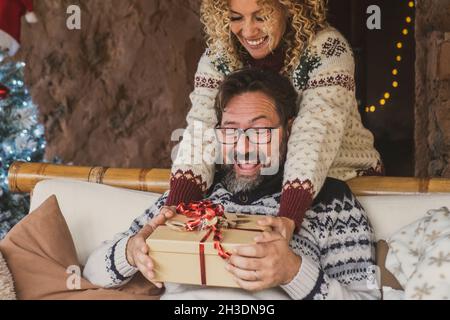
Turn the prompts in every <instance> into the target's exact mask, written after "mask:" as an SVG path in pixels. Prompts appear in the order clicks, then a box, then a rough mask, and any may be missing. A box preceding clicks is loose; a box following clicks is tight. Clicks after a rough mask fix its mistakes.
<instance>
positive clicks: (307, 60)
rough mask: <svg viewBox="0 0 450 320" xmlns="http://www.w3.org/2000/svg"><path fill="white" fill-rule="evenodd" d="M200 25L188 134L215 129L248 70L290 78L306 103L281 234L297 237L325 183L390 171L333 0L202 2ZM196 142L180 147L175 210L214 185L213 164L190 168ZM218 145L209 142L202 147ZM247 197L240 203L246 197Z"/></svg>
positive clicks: (171, 202)
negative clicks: (330, 11)
mask: <svg viewBox="0 0 450 320" xmlns="http://www.w3.org/2000/svg"><path fill="white" fill-rule="evenodd" d="M201 20H202V23H203V24H204V27H205V33H206V37H207V50H206V52H205V53H204V54H203V56H202V58H201V59H200V62H199V65H198V70H197V73H196V76H195V89H194V91H193V92H192V94H191V96H190V98H191V101H192V109H191V110H190V112H189V114H188V116H187V122H188V127H187V132H189V133H192V132H193V130H194V122H196V121H200V122H201V123H202V125H203V126H204V129H205V130H206V129H208V128H214V127H215V126H216V124H217V118H216V114H215V110H214V100H215V97H216V95H217V92H218V87H219V85H220V83H221V82H222V80H223V79H224V77H225V76H226V75H227V74H229V73H231V72H233V71H235V70H238V69H240V68H243V67H250V68H252V67H258V68H270V69H272V70H275V71H277V72H280V73H282V74H283V75H285V76H286V77H288V78H289V79H290V80H291V82H292V84H293V86H294V87H295V89H296V91H297V92H298V94H299V97H300V98H301V99H299V102H298V109H299V112H298V116H297V117H296V118H295V120H294V122H293V124H292V128H291V134H290V137H289V142H288V153H287V159H286V162H285V164H284V172H283V173H282V174H283V177H282V178H283V182H282V185H280V187H282V194H281V200H280V209H279V214H278V215H279V217H281V221H282V222H283V226H284V229H283V230H281V231H283V232H282V233H283V235H285V236H286V237H287V238H288V239H290V236H291V235H292V232H293V231H294V227H297V230H299V229H300V226H301V223H302V220H303V216H304V214H305V212H306V210H307V209H308V208H309V207H310V206H311V204H312V202H313V200H314V198H315V196H316V195H317V194H318V192H319V191H320V189H321V187H322V185H323V183H324V181H325V178H326V177H327V176H329V177H334V178H337V179H340V180H344V181H345V180H348V179H351V178H354V177H356V176H360V175H378V174H382V165H381V160H380V155H379V153H378V152H377V151H376V150H375V148H374V139H373V135H372V134H371V133H370V132H369V131H368V130H367V129H365V128H364V127H363V125H362V123H361V116H360V114H359V112H358V107H357V102H356V97H355V82H354V58H353V53H352V49H351V47H350V45H349V43H348V42H347V41H346V39H345V38H344V37H343V36H342V35H341V34H340V33H339V32H338V31H337V30H336V29H334V28H332V27H330V26H329V25H328V23H327V20H326V1H325V0H203V1H202V5H201ZM194 140H195V138H194V139H189V136H188V135H185V138H184V139H183V141H182V142H181V144H180V146H179V152H178V155H177V159H176V160H175V162H174V165H173V167H172V176H171V181H170V194H169V197H168V199H167V202H166V205H167V206H175V205H178V204H179V203H181V202H190V201H193V200H200V199H202V198H203V197H204V193H205V192H206V190H207V189H208V188H209V187H210V186H211V184H212V182H213V178H214V173H215V166H214V164H209V163H206V162H205V161H204V160H202V163H200V164H194V162H193V161H192V159H193V157H194V156H193V155H192V154H191V153H190V150H192V147H193V146H194V143H193V142H194ZM210 143H211V141H208V140H206V141H203V147H204V148H203V149H205V146H207V145H208V144H210ZM194 147H195V146H194ZM255 170H256V169H255ZM240 174H242V176H245V175H248V174H249V172H248V170H247V171H246V172H239V168H238V169H237V172H236V175H237V178H239V175H240ZM255 174H257V172H256V171H255ZM245 192H246V191H245V190H242V192H240V193H243V194H244V196H243V197H240V198H241V199H248V197H245ZM238 193H239V192H238ZM165 210H167V207H166V208H165Z"/></svg>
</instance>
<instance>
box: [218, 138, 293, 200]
mask: <svg viewBox="0 0 450 320" xmlns="http://www.w3.org/2000/svg"><path fill="white" fill-rule="evenodd" d="M285 137H286V136H285V133H283V139H282V140H281V146H280V148H279V152H280V154H279V160H278V161H280V163H279V164H280V165H279V170H283V168H284V160H285V159H286V151H287V143H286V142H285ZM227 159H228V161H230V160H231V159H234V161H235V163H237V161H238V159H241V161H242V159H257V161H258V163H265V162H266V158H265V155H262V158H261V157H260V156H259V155H258V154H256V153H252V154H249V153H247V154H246V155H245V157H244V156H243V155H242V154H241V155H239V154H237V155H235V157H233V154H232V153H230V154H229V155H228V158H227ZM220 168H221V170H222V171H223V174H224V175H223V179H222V183H223V184H224V186H225V188H226V189H227V190H228V191H230V192H231V193H233V194H237V193H239V192H247V193H248V192H251V191H253V190H255V189H256V188H258V187H259V186H260V185H261V184H263V183H264V182H266V181H269V180H271V179H272V178H273V176H274V175H262V174H261V172H259V173H258V174H256V175H254V176H238V175H237V174H236V171H235V170H234V164H222V165H221V166H220Z"/></svg>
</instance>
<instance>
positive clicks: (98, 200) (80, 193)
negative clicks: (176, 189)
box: [30, 180, 450, 264]
mask: <svg viewBox="0 0 450 320" xmlns="http://www.w3.org/2000/svg"><path fill="white" fill-rule="evenodd" d="M51 195H56V197H57V199H58V203H59V205H60V208H61V211H62V213H63V215H64V217H65V219H66V221H67V224H68V226H69V229H70V232H71V234H72V237H73V240H74V242H75V247H76V249H77V253H78V258H79V261H80V263H82V264H85V262H86V260H87V257H88V256H89V254H90V253H91V252H92V251H93V250H94V249H95V248H96V247H98V246H99V245H100V244H101V242H102V241H104V240H108V239H112V237H113V235H114V234H116V233H117V232H121V231H125V230H127V229H128V228H129V226H130V224H131V222H132V221H133V219H134V218H135V217H137V216H138V215H141V214H142V213H143V212H144V211H145V209H147V208H148V207H149V206H150V205H151V204H152V203H153V202H154V201H155V200H156V199H157V198H158V197H159V194H156V193H149V192H141V191H133V190H128V189H120V188H115V187H110V186H106V185H100V184H94V183H87V182H77V181H71V180H44V181H41V182H39V183H38V184H37V185H36V187H35V188H34V191H33V194H32V199H31V209H30V211H33V210H34V209H36V208H37V207H38V206H39V205H40V204H41V203H42V202H43V201H45V200H46V199H47V198H48V197H50V196H51ZM358 199H359V200H360V202H361V204H362V205H363V206H364V208H365V209H366V211H367V212H368V214H369V216H370V220H371V223H372V225H373V227H374V230H375V235H376V238H377V240H379V239H388V238H389V237H390V236H391V235H392V234H393V233H394V232H395V231H397V230H398V229H400V228H401V227H403V226H405V225H407V224H409V223H411V222H413V221H415V220H417V219H419V218H421V217H423V216H424V215H425V214H426V212H427V211H428V210H429V209H435V208H440V207H443V206H447V207H449V208H450V194H439V193H433V194H416V195H396V196H392V195H390V196H380V195H376V196H361V197H359V198H358Z"/></svg>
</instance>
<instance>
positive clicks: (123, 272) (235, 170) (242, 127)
mask: <svg viewBox="0 0 450 320" xmlns="http://www.w3.org/2000/svg"><path fill="white" fill-rule="evenodd" d="M297 98H298V97H297V94H296V92H295V89H294V88H293V87H292V85H291V83H290V82H289V80H288V79H286V78H284V77H283V76H281V75H279V74H277V73H273V72H271V71H262V70H255V69H250V70H242V71H238V72H236V73H233V74H231V75H229V76H228V77H227V78H226V79H225V80H224V82H223V83H222V84H221V86H220V90H219V94H218V96H217V98H216V103H215V109H216V114H217V119H218V124H217V126H216V128H215V134H216V137H217V143H218V147H219V152H218V154H219V157H220V158H221V160H223V161H222V163H221V164H219V165H218V167H217V173H216V175H215V179H214V183H213V185H212V187H211V188H210V190H209V192H208V196H207V198H208V199H210V200H211V201H213V202H215V203H220V204H222V205H223V206H224V208H225V210H226V211H227V212H240V213H246V214H260V215H265V216H266V217H262V218H261V221H260V223H261V224H262V225H267V226H271V227H272V230H273V231H271V232H265V233H263V234H262V235H261V236H258V237H257V238H256V239H255V243H254V244H251V245H246V246H242V247H240V248H238V249H237V251H236V252H232V255H231V258H230V259H229V261H228V264H227V265H226V269H227V270H228V271H229V272H231V273H232V274H233V275H234V277H235V280H236V282H237V283H238V284H239V286H240V287H241V289H235V288H214V287H202V286H193V285H183V284H174V283H165V284H164V285H165V287H166V290H165V292H164V294H163V295H162V297H161V298H162V299H202V300H203V299H377V298H379V297H380V292H379V290H377V285H376V283H373V279H374V277H373V274H372V272H373V270H374V265H375V262H374V260H375V257H374V237H373V230H372V228H371V226H370V223H369V221H368V218H367V215H366V214H365V212H364V209H363V208H362V207H361V205H360V204H359V202H358V201H357V200H356V198H355V197H354V195H353V194H352V193H351V191H350V189H349V188H348V186H347V185H346V184H345V183H344V182H342V181H339V180H336V179H332V178H328V179H327V180H326V182H325V184H324V186H323V188H322V190H321V191H320V193H319V195H318V196H317V197H316V199H315V201H314V203H313V206H312V207H311V209H310V210H308V211H307V213H306V216H305V219H304V221H303V224H302V228H301V229H300V230H296V232H295V234H294V236H293V237H292V240H291V241H290V242H288V240H286V238H287V235H288V234H289V233H292V230H293V229H294V225H293V223H292V221H291V220H290V219H287V218H282V217H276V215H277V212H278V207H279V202H280V196H281V188H282V178H283V163H284V160H285V159H286V155H287V152H288V150H287V141H288V138H289V134H290V128H291V125H292V121H293V119H294V118H295V116H296V115H297V113H298V110H297V108H296V106H297V104H296V100H297ZM216 163H217V162H216ZM267 168H278V170H275V172H273V173H272V174H267V172H265V173H264V170H266V169H267ZM269 171H270V170H269ZM167 195H168V192H166V193H165V194H164V195H163V196H162V197H161V198H160V199H159V200H158V201H157V202H156V203H155V204H154V205H153V206H151V207H150V208H149V209H148V210H147V211H146V212H145V213H144V214H143V215H142V216H140V217H138V218H137V219H136V220H135V221H134V222H133V224H132V226H131V228H130V229H129V230H127V231H126V232H124V233H120V234H118V235H117V236H116V237H115V238H114V240H112V241H108V242H105V244H104V245H102V246H101V247H100V248H98V249H97V250H96V251H95V252H94V253H93V254H92V255H91V256H90V257H89V259H88V262H87V264H86V267H85V270H84V273H83V275H84V276H85V277H86V278H87V279H88V280H90V281H91V282H92V283H94V284H97V285H100V286H104V287H118V286H121V285H123V284H124V283H126V282H127V281H129V280H130V279H131V277H132V276H133V275H134V274H135V273H136V272H139V271H140V272H141V273H142V274H143V275H144V276H145V277H146V278H147V279H148V280H149V281H151V282H153V283H154V284H155V285H156V286H158V287H162V285H163V284H162V283H157V282H155V281H154V279H153V278H154V272H153V266H154V264H153V261H152V260H151V259H150V257H149V256H148V248H147V246H146V244H145V239H146V238H147V237H148V236H149V235H150V234H151V233H152V232H153V230H154V228H156V227H157V226H158V225H160V224H163V223H165V221H166V220H167V219H168V218H170V217H171V216H173V212H172V211H171V210H166V211H162V213H160V212H161V211H160V209H161V208H162V207H163V205H164V203H165V200H166V198H167Z"/></svg>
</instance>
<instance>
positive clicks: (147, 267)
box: [126, 207, 176, 288]
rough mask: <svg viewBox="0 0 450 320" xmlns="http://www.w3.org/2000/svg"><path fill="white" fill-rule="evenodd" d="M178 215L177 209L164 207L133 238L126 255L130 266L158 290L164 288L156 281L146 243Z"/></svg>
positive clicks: (128, 244) (130, 240)
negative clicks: (160, 227) (157, 230)
mask: <svg viewBox="0 0 450 320" xmlns="http://www.w3.org/2000/svg"><path fill="white" fill-rule="evenodd" d="M175 214H176V209H175V207H163V208H161V210H160V212H159V214H158V215H157V216H156V217H155V218H153V219H152V220H150V221H149V222H148V223H147V224H146V225H145V226H144V227H143V228H142V229H141V230H140V231H139V232H138V233H137V234H136V235H134V236H133V237H131V238H130V239H129V240H128V243H127V249H126V255H127V260H128V263H129V264H130V265H132V266H133V267H136V268H138V269H139V271H140V272H141V273H142V275H143V276H144V277H145V278H146V279H147V280H149V281H150V282H151V283H153V284H154V285H155V286H157V287H158V288H162V283H161V282H156V281H155V280H154V278H155V273H154V271H153V267H154V264H153V261H152V259H151V258H150V256H149V255H148V253H149V250H148V246H147V244H146V242H145V240H147V238H148V237H149V236H150V235H151V234H152V233H153V231H154V230H155V229H156V228H157V227H158V226H160V225H163V224H164V223H166V221H167V220H168V219H170V218H172V217H173V216H174V215H175Z"/></svg>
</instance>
